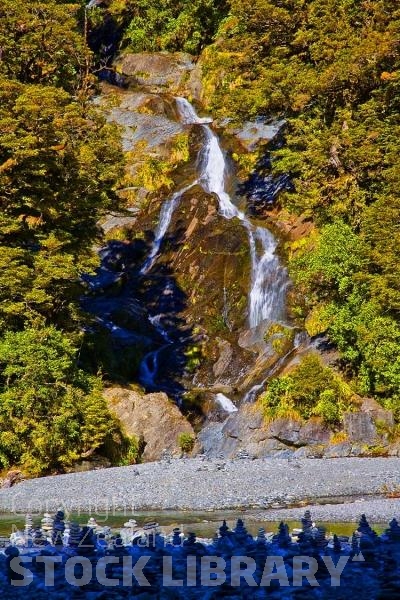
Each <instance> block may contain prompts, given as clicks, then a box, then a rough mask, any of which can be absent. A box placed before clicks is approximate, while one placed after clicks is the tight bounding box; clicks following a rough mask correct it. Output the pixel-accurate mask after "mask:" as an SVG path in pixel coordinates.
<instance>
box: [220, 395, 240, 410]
mask: <svg viewBox="0 0 400 600" xmlns="http://www.w3.org/2000/svg"><path fill="white" fill-rule="evenodd" d="M215 401H216V402H217V404H219V406H220V407H221V408H222V410H224V411H225V412H227V413H234V412H237V410H238V409H237V408H236V406H235V405H234V404H233V402H232V400H231V399H230V398H228V397H227V396H225V394H216V395H215Z"/></svg>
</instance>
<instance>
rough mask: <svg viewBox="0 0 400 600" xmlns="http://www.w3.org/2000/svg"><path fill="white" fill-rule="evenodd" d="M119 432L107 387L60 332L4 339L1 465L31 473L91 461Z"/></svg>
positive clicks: (0, 372)
mask: <svg viewBox="0 0 400 600" xmlns="http://www.w3.org/2000/svg"><path fill="white" fill-rule="evenodd" d="M117 431H118V428H117V425H116V422H115V421H114V419H113V418H112V417H111V416H110V414H109V412H108V409H107V406H106V403H105V400H104V398H103V397H102V395H101V385H100V382H99V380H98V379H97V378H95V377H91V376H89V375H87V374H86V373H84V372H83V371H82V370H80V369H78V368H77V349H76V348H75V347H74V345H73V344H72V342H71V341H70V340H69V339H68V337H67V336H65V335H64V334H63V333H62V332H60V331H57V330H56V329H55V328H54V327H46V328H43V329H25V330H23V331H19V332H16V333H14V332H7V333H6V334H5V336H4V337H3V338H2V339H1V340H0V462H1V465H2V467H3V468H5V467H9V466H11V465H20V466H22V467H23V468H24V469H26V470H27V471H28V472H30V473H31V474H36V475H39V474H42V473H44V472H49V471H51V470H54V469H57V470H59V469H63V468H65V467H66V466H70V465H71V464H72V463H73V462H74V461H76V460H78V459H80V458H82V457H85V456H90V455H91V454H92V453H93V452H94V451H95V450H97V449H99V448H100V447H101V446H102V445H103V443H104V442H105V441H106V439H107V437H108V436H110V435H112V434H114V433H116V432H117Z"/></svg>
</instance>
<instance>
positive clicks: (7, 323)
mask: <svg viewBox="0 0 400 600" xmlns="http://www.w3.org/2000/svg"><path fill="white" fill-rule="evenodd" d="M0 128H1V130H2V132H3V135H2V137H1V140H0V186H1V189H0V202H1V207H2V211H1V215H0V243H1V245H2V253H1V262H2V267H3V268H2V270H1V274H0V296H1V300H2V308H1V310H0V328H3V329H4V328H7V327H10V328H16V327H21V326H22V325H23V323H25V322H26V321H29V322H36V321H37V320H39V322H42V323H44V322H48V323H55V324H60V325H61V326H63V327H69V328H70V327H71V322H73V321H74V320H76V319H77V318H78V317H77V300H78V297H79V295H80V294H81V293H82V286H81V284H80V276H81V274H82V273H84V272H87V271H90V270H91V269H92V268H93V267H94V266H95V265H96V264H97V258H96V257H95V254H94V252H93V245H94V243H95V242H96V241H97V240H99V237H100V230H99V228H98V225H97V222H98V220H99V218H100V216H101V215H102V214H103V213H104V211H105V210H106V209H107V208H109V207H110V206H113V205H116V196H115V193H114V187H115V185H116V181H117V179H118V177H119V175H120V173H121V172H122V153H121V149H120V140H119V135H118V131H117V130H116V129H115V128H114V127H112V126H111V125H109V124H107V123H106V122H105V120H104V118H103V117H101V115H100V114H99V113H98V111H97V110H96V109H95V108H94V107H91V108H90V107H89V108H86V109H83V108H82V106H81V105H80V104H79V103H77V102H75V101H74V100H73V99H72V98H71V96H70V95H69V94H68V93H67V92H65V91H62V90H57V89H55V88H53V87H51V86H42V85H23V84H20V83H17V82H9V81H6V80H4V79H2V80H1V81H0Z"/></svg>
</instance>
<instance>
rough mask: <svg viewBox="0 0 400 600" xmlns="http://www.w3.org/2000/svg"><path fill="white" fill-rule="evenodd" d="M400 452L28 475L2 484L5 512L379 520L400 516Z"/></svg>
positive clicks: (193, 461)
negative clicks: (308, 511)
mask: <svg viewBox="0 0 400 600" xmlns="http://www.w3.org/2000/svg"><path fill="white" fill-rule="evenodd" d="M396 489H400V458H344V459H329V460H328V459H326V460H317V459H313V460H311V459H304V460H291V461H290V460H289V461H288V460H281V459H258V460H248V459H242V460H208V459H203V458H195V459H173V460H167V461H160V462H155V463H145V464H140V465H134V466H129V467H116V468H110V469H99V470H94V471H87V472H80V473H70V474H66V475H56V476H51V477H42V478H39V479H30V480H25V481H23V482H21V483H19V484H17V485H16V486H14V487H12V488H8V489H1V490H0V512H3V513H13V514H15V513H32V514H35V513H43V512H46V511H48V512H54V511H55V510H57V509H58V508H60V507H62V508H63V509H64V510H65V511H69V512H92V513H96V512H97V513H100V512H101V513H104V512H106V513H107V512H111V511H126V512H127V513H134V512H135V511H141V510H157V511H160V510H161V511H162V510H175V511H204V512H210V511H213V510H215V511H217V510H249V511H250V510H251V511H252V512H254V511H256V512H259V513H260V514H259V517H260V518H262V519H265V520H271V521H276V520H278V519H281V518H282V519H297V518H298V517H299V516H301V515H302V513H303V512H304V510H305V507H306V506H307V507H310V508H312V511H313V516H315V518H318V520H320V521H323V520H327V521H342V522H345V521H356V520H358V518H359V516H360V514H362V513H366V514H367V515H368V517H369V518H371V520H373V521H375V522H378V521H379V522H385V521H387V520H388V519H391V518H392V517H393V516H397V517H399V516H400V500H399V499H396V498H387V497H386V496H387V491H388V490H396Z"/></svg>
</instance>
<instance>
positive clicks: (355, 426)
mask: <svg viewBox="0 0 400 600" xmlns="http://www.w3.org/2000/svg"><path fill="white" fill-rule="evenodd" d="M343 423H344V430H345V432H346V433H347V435H348V436H349V440H350V441H351V442H361V443H364V444H372V443H373V442H374V441H376V439H377V431H376V427H375V425H374V422H373V420H372V418H371V416H370V415H368V414H367V413H362V412H354V413H346V414H345V415H344V417H343Z"/></svg>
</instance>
